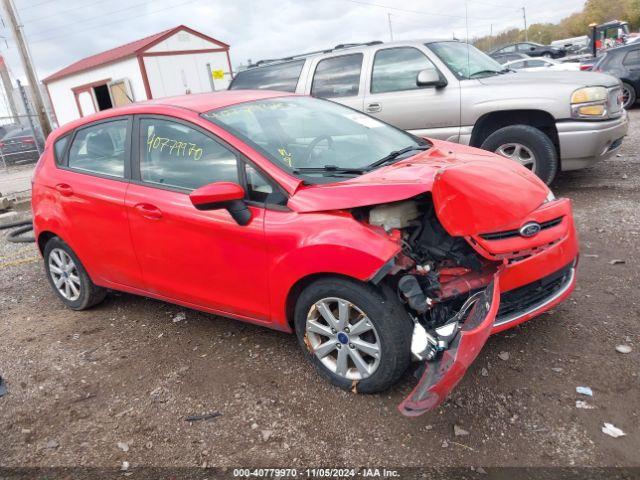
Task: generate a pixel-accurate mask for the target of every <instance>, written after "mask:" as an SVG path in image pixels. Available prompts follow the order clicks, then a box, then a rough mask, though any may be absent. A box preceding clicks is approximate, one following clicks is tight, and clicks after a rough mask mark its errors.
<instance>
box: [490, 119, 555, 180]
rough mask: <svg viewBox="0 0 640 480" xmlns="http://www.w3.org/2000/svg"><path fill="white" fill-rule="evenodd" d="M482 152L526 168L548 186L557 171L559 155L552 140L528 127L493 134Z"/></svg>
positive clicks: (498, 131)
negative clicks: (493, 153)
mask: <svg viewBox="0 0 640 480" xmlns="http://www.w3.org/2000/svg"><path fill="white" fill-rule="evenodd" d="M481 148H483V149H484V150H489V151H491V152H495V153H497V154H498V155H502V156H503V157H506V158H508V159H510V160H514V161H516V162H518V163H520V164H521V165H524V166H525V167H527V168H528V169H529V170H531V171H532V172H533V173H535V174H536V175H537V176H538V177H540V179H542V181H543V182H544V183H546V184H547V185H549V184H550V183H551V182H552V181H553V179H554V178H555V176H556V173H557V171H558V154H557V152H556V147H555V146H554V145H553V142H552V141H551V139H550V138H549V137H547V136H546V135H545V134H544V133H543V132H542V131H540V130H538V129H537V128H534V127H530V126H529V125H512V126H509V127H504V128H501V129H499V130H496V131H495V132H493V133H492V134H491V135H489V137H487V139H486V140H485V141H484V142H483V143H482V146H481Z"/></svg>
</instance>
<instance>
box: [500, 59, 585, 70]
mask: <svg viewBox="0 0 640 480" xmlns="http://www.w3.org/2000/svg"><path fill="white" fill-rule="evenodd" d="M502 66H503V67H505V68H512V69H513V70H521V71H527V72H541V71H557V72H579V71H580V64H579V63H577V62H558V61H556V60H551V59H550V58H529V59H528V60H514V61H512V62H507V63H503V64H502Z"/></svg>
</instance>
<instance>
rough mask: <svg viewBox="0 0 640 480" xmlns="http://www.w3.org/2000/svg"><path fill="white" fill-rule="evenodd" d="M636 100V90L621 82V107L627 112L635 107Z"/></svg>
mask: <svg viewBox="0 0 640 480" xmlns="http://www.w3.org/2000/svg"><path fill="white" fill-rule="evenodd" d="M637 99H638V98H637V96H636V89H635V88H633V86H632V85H629V84H628V83H627V82H622V107H623V108H624V109H625V110H629V109H630V108H631V107H633V106H634V105H635V103H636V100H637Z"/></svg>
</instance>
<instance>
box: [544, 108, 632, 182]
mask: <svg viewBox="0 0 640 480" xmlns="http://www.w3.org/2000/svg"><path fill="white" fill-rule="evenodd" d="M556 128H557V130H558V137H559V139H560V159H561V160H560V161H561V165H562V170H563V171H567V170H578V169H581V168H586V167H589V166H590V165H593V164H594V163H596V162H598V161H600V160H603V159H605V158H608V157H610V156H611V155H613V154H614V153H616V152H617V151H618V150H619V149H620V147H621V146H622V139H623V138H624V136H625V135H626V134H627V130H628V129H629V120H628V116H627V112H626V111H625V112H623V114H622V116H620V117H619V118H616V119H614V120H603V121H592V122H589V121H574V120H571V121H562V122H557V123H556Z"/></svg>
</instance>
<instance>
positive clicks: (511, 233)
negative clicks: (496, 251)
mask: <svg viewBox="0 0 640 480" xmlns="http://www.w3.org/2000/svg"><path fill="white" fill-rule="evenodd" d="M560 222H562V217H558V218H554V219H553V220H547V221H546V222H542V223H541V224H540V230H546V229H547V228H553V227H555V226H556V225H559V224H560ZM480 236H481V237H482V238H484V239H485V240H502V239H505V238H513V237H518V236H520V231H519V230H505V231H504V232H494V233H482V234H480Z"/></svg>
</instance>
